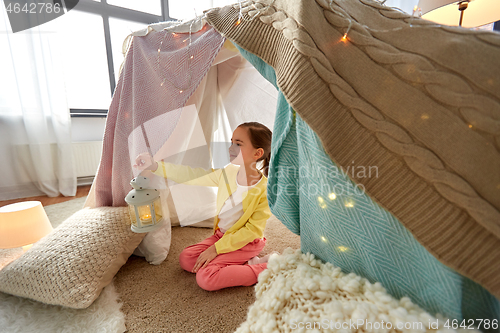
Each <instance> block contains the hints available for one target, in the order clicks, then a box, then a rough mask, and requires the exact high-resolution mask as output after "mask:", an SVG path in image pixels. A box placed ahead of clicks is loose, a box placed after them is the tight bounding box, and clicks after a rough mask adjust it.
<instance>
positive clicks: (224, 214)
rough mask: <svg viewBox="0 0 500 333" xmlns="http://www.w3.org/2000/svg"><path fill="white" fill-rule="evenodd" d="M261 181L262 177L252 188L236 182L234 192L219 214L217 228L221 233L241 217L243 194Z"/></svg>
mask: <svg viewBox="0 0 500 333" xmlns="http://www.w3.org/2000/svg"><path fill="white" fill-rule="evenodd" d="M261 179H262V177H261V178H260V179H259V181H258V182H257V183H255V184H254V185H252V186H243V185H240V184H238V180H236V185H237V188H236V190H235V191H234V192H233V194H231V195H230V196H229V198H227V200H226V202H224V205H222V208H221V210H220V212H219V228H220V231H221V232H222V233H225V232H226V231H227V230H229V228H231V227H232V226H233V225H234V224H235V223H236V221H238V220H239V219H240V218H241V217H242V216H243V193H245V192H246V191H249V190H250V189H251V188H253V187H254V186H255V185H257V184H258V183H259V182H260V181H261Z"/></svg>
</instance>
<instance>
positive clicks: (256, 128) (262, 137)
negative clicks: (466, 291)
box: [238, 122, 273, 177]
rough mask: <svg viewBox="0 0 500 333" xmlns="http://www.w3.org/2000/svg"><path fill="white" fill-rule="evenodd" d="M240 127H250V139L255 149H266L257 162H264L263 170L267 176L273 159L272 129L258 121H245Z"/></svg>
mask: <svg viewBox="0 0 500 333" xmlns="http://www.w3.org/2000/svg"><path fill="white" fill-rule="evenodd" d="M238 127H245V128H246V129H248V135H249V137H250V141H251V142H252V146H253V147H254V148H255V149H258V148H262V149H264V154H263V155H262V157H261V158H259V159H258V160H257V162H259V161H263V162H264V165H263V167H262V169H261V171H262V172H263V173H264V175H265V176H266V177H267V174H268V169H269V161H270V160H271V140H272V135H273V133H272V132H271V130H269V128H267V127H266V126H264V125H262V124H261V123H258V122H248V123H243V124H241V125H239V126H238Z"/></svg>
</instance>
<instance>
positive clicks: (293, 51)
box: [207, 0, 500, 297]
mask: <svg viewBox="0 0 500 333" xmlns="http://www.w3.org/2000/svg"><path fill="white" fill-rule="evenodd" d="M241 6H242V13H243V17H242V18H241V17H240V6H238V5H235V6H228V7H224V8H221V9H215V10H212V11H210V12H208V13H207V20H208V21H209V23H210V24H211V25H212V26H213V27H215V29H216V30H217V31H219V32H220V33H221V34H223V36H225V37H226V38H228V39H230V40H231V41H233V42H234V43H235V44H238V45H239V46H241V47H242V48H244V49H245V50H248V51H249V52H251V53H253V54H255V55H257V56H258V57H260V58H261V59H263V60H264V61H265V62H266V63H268V64H269V65H271V66H272V67H273V68H274V69H275V71H276V81H277V84H278V86H279V88H280V90H281V91H282V92H283V94H284V96H285V98H286V100H287V102H288V103H289V104H290V106H291V107H292V108H293V109H294V110H295V111H296V112H297V114H298V115H300V116H301V118H302V119H303V120H304V121H305V122H306V123H307V124H308V125H309V126H310V127H311V128H312V130H314V132H315V133H317V135H318V137H319V139H320V140H321V143H322V145H323V147H324V149H325V151H326V153H327V154H328V155H329V157H330V158H331V159H332V161H334V162H335V163H336V164H337V165H338V166H339V167H341V168H342V169H343V170H347V174H348V175H349V177H350V178H351V179H352V180H353V181H354V182H355V183H356V184H359V185H360V186H362V188H363V189H364V191H366V193H368V194H369V195H370V197H371V198H373V199H374V200H375V201H376V202H377V203H379V204H380V205H381V206H382V207H383V208H385V209H387V210H388V211H389V212H391V213H392V214H393V215H394V216H395V217H397V219H398V220H399V221H401V223H403V225H404V226H405V227H406V228H407V229H408V230H410V231H411V232H412V233H413V236H414V237H415V238H416V239H417V240H418V241H419V242H420V243H421V244H422V245H423V246H425V248H426V249H427V250H428V251H429V252H430V253H432V254H433V255H434V256H435V257H436V258H437V259H439V260H440V261H441V262H443V263H444V264H446V265H447V266H449V267H451V268H453V269H455V270H456V271H458V272H460V273H461V274H463V275H465V276H467V277H469V278H471V279H473V280H474V281H476V282H478V283H480V284H482V285H483V286H484V287H485V288H487V289H488V290H489V291H490V292H491V293H493V294H494V295H495V296H496V297H500V279H498V276H499V275H500V172H499V170H500V152H499V150H500V80H498V78H499V77H500V66H498V64H497V61H498V59H499V57H500V36H498V35H497V34H495V33H490V32H479V31H472V30H466V29H462V28H452V27H444V26H437V25H435V24H433V23H430V22H427V21H425V20H422V19H419V18H413V17H411V16H408V15H406V14H404V13H401V12H398V11H395V10H392V9H390V8H387V7H385V6H382V5H381V4H379V3H377V2H373V1H370V0H352V1H341V0H335V1H327V0H316V1H315V0H302V1H286V0H273V1H268V0H262V1H258V2H254V1H247V2H245V3H243V4H242V5H241ZM346 33H347V34H346ZM348 167H351V168H350V170H352V168H353V167H363V168H365V169H368V168H369V167H377V170H378V175H377V177H366V175H365V174H363V173H358V172H352V173H351V172H349V169H348ZM356 170H357V169H356Z"/></svg>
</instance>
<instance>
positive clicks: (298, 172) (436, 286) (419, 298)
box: [239, 48, 500, 320]
mask: <svg viewBox="0 0 500 333" xmlns="http://www.w3.org/2000/svg"><path fill="white" fill-rule="evenodd" d="M239 50H240V52H241V54H242V55H243V56H244V57H245V58H246V59H247V60H248V61H249V62H250V63H252V65H253V66H254V67H255V68H256V69H257V70H258V71H259V72H260V73H261V75H262V76H263V77H264V78H266V79H267V80H268V81H269V82H271V83H272V84H273V85H274V86H276V75H275V72H274V69H273V68H272V67H271V66H269V65H267V64H266V63H264V62H263V61H262V59H260V58H258V57H257V56H255V55H253V54H251V53H249V52H248V51H245V50H243V49H241V48H240V49H239ZM271 155H272V156H273V158H272V159H271V164H270V167H269V178H268V193H267V194H268V195H267V198H268V201H269V206H270V208H271V211H272V212H273V214H275V216H277V217H278V218H279V219H280V221H282V222H283V224H284V225H285V226H286V227H287V228H288V229H290V230H291V231H293V232H295V233H296V234H300V240H301V244H300V245H301V250H302V251H303V252H304V253H308V252H310V253H313V254H314V255H315V256H316V258H318V259H321V260H323V261H327V262H330V263H331V264H333V265H335V266H337V267H339V268H341V269H342V270H343V271H344V272H348V273H355V274H358V275H360V276H362V277H364V278H367V279H368V280H369V281H372V282H375V281H378V282H380V283H382V284H383V285H384V286H385V288H387V292H388V293H389V294H390V295H392V296H393V297H394V298H396V299H399V298H401V297H404V296H408V297H410V298H411V299H412V301H413V302H414V303H415V304H417V305H418V306H420V307H421V308H423V309H425V310H426V311H427V312H429V313H432V314H434V313H441V314H443V315H445V316H447V317H449V318H454V319H455V318H463V319H468V320H469V319H473V320H474V319H485V318H489V319H490V320H493V319H500V302H499V301H498V300H496V299H495V298H494V297H493V296H492V295H491V294H490V293H489V292H488V291H487V290H485V289H484V288H483V287H482V286H480V285H479V284H477V283H475V282H474V281H471V280H470V279H469V278H467V277H465V276H462V275H461V274H459V273H457V272H456V271H454V270H452V269H450V268H449V267H447V266H445V265H444V264H443V263H441V262H440V261H438V260H437V259H436V258H435V257H434V256H433V255H432V254H431V253H429V251H427V250H426V249H425V248H424V247H423V246H422V245H421V244H420V243H419V242H418V241H417V240H416V239H415V237H413V235H412V233H411V232H410V231H409V230H408V229H406V228H405V227H404V226H403V225H402V224H401V222H400V221H398V219H396V218H395V217H394V216H393V215H392V214H390V213H389V212H387V211H386V210H385V209H383V208H382V207H380V206H379V205H378V204H377V203H376V202H374V201H373V200H372V198H370V196H368V195H367V194H366V193H363V192H362V191H360V189H359V188H358V187H357V186H356V184H354V183H353V182H352V180H350V179H349V177H348V175H347V174H345V173H343V172H342V171H341V170H340V169H339V168H338V166H337V165H336V164H335V163H334V162H333V161H332V160H331V159H330V158H329V156H328V155H327V154H326V153H325V151H324V149H323V147H322V145H321V142H320V140H319V138H318V136H317V135H316V133H314V131H312V129H311V128H310V127H309V126H308V125H307V124H306V123H305V122H304V120H303V119H302V118H301V117H300V115H298V114H297V113H296V112H295V111H294V110H293V109H292V108H291V107H290V105H289V104H288V103H287V102H286V100H285V97H284V96H283V93H282V92H281V91H279V93H278V103H277V110H276V118H275V122H274V131H273V144H272V146H271ZM372 171H373V170H372ZM369 172H370V171H368V173H369ZM375 172H376V170H375ZM375 172H374V175H372V176H373V177H375V176H376V173H375Z"/></svg>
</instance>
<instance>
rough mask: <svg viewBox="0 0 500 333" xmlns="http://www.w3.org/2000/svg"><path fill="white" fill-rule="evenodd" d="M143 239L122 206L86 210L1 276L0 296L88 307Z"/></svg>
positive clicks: (34, 247) (9, 266)
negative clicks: (4, 294) (131, 224)
mask: <svg viewBox="0 0 500 333" xmlns="http://www.w3.org/2000/svg"><path fill="white" fill-rule="evenodd" d="M144 235H145V234H137V233H134V232H132V231H131V230H130V217H129V213H128V209H127V208H126V207H99V208H94V209H90V208H85V209H82V210H80V211H78V212H76V213H75V214H73V215H72V216H71V217H70V218H68V219H67V220H66V221H64V222H63V223H62V224H61V225H60V226H59V227H57V228H56V229H54V231H53V232H52V233H51V234H49V235H47V236H46V237H44V238H42V239H41V240H40V241H39V242H37V243H36V244H35V245H33V247H32V248H31V249H29V250H28V251H27V252H26V253H24V254H23V255H22V256H21V257H19V258H18V259H17V260H15V261H13V262H12V263H10V264H9V265H7V266H5V267H4V268H3V269H2V270H1V271H0V291H2V292H5V293H8V294H12V295H16V296H20V297H26V298H30V299H33V300H36V301H40V302H43V303H47V304H54V305H62V306H67V307H71V308H76V309H83V308H86V307H88V306H89V305H91V304H92V302H93V301H94V300H95V299H96V298H97V297H98V296H99V294H100V293H101V291H102V289H103V288H104V287H105V286H106V285H108V284H109V283H110V282H111V280H112V279H113V277H114V275H115V274H116V273H117V272H118V270H119V269H120V267H121V266H123V264H125V262H126V261H127V259H128V257H129V256H130V255H131V254H132V252H133V251H134V249H135V248H136V247H137V245H139V243H140V242H141V241H142V238H143V237H144Z"/></svg>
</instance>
